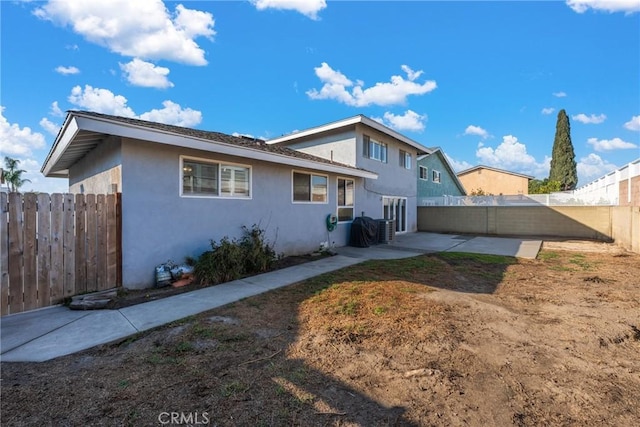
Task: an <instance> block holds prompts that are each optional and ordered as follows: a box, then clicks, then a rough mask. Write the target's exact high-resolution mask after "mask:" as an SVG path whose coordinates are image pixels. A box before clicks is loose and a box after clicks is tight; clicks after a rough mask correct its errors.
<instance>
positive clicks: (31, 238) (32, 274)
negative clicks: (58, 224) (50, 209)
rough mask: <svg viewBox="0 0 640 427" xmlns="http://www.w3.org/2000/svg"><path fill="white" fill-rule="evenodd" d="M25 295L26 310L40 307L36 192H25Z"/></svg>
mask: <svg viewBox="0 0 640 427" xmlns="http://www.w3.org/2000/svg"><path fill="white" fill-rule="evenodd" d="M22 197H23V210H24V212H23V216H24V231H23V239H24V246H23V269H24V270H23V273H22V274H23V276H24V279H23V295H24V310H25V311H26V310H33V309H35V308H38V307H40V305H39V304H38V272H37V269H36V231H37V230H36V217H37V214H38V212H37V204H36V194H35V193H25V194H23V196H22Z"/></svg>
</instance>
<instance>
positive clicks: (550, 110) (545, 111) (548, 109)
mask: <svg viewBox="0 0 640 427" xmlns="http://www.w3.org/2000/svg"><path fill="white" fill-rule="evenodd" d="M554 111H556V109H555V108H553V107H546V108H543V109H542V111H541V113H542V114H544V115H549V114H553V112H554Z"/></svg>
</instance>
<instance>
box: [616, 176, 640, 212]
mask: <svg viewBox="0 0 640 427" xmlns="http://www.w3.org/2000/svg"><path fill="white" fill-rule="evenodd" d="M629 184H631V191H629ZM618 204H619V205H620V206H640V176H635V177H633V178H631V183H629V180H628V179H625V180H622V181H620V185H619V196H618Z"/></svg>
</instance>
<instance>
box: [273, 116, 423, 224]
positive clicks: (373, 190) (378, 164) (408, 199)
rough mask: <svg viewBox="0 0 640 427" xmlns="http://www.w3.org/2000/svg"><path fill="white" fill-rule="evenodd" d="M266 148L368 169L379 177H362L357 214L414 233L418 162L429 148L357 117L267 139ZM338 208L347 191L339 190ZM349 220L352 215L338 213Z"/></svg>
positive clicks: (357, 201) (380, 125) (355, 212)
mask: <svg viewBox="0 0 640 427" xmlns="http://www.w3.org/2000/svg"><path fill="white" fill-rule="evenodd" d="M267 144H269V145H270V146H278V147H289V148H292V149H294V150H296V151H300V152H303V153H307V154H311V155H314V156H319V157H322V158H324V159H327V160H332V161H338V162H340V163H343V164H346V165H349V166H350V167H353V168H362V169H365V170H368V171H372V172H373V173H375V174H376V175H377V179H372V178H369V177H364V178H363V182H362V185H363V188H362V190H363V191H356V192H355V198H354V199H353V200H350V199H346V200H347V201H349V200H350V201H351V203H352V206H353V212H354V215H355V216H358V215H364V216H368V217H371V218H374V219H391V220H394V221H395V230H396V232H397V233H403V232H412V231H417V180H416V174H417V172H416V159H417V158H418V156H421V155H423V154H428V153H431V151H432V150H431V149H429V148H427V147H425V146H423V145H421V144H419V143H418V142H416V141H413V140H412V139H409V138H407V137H406V136H404V135H402V134H400V133H398V132H396V131H394V130H392V129H390V128H388V127H386V126H384V125H382V124H380V123H378V122H377V121H375V120H372V119H370V118H368V117H366V116H363V115H358V116H355V117H350V118H347V119H344V120H339V121H336V122H332V123H329V124H326V125H323V126H318V127H314V128H310V129H306V130H303V131H299V132H295V133H292V134H290V135H285V136H282V137H280V138H275V139H271V140H269V141H267ZM338 191H339V195H338V197H339V203H338V204H339V205H341V201H344V200H345V199H344V197H343V196H342V195H343V194H348V193H345V192H346V191H348V189H346V190H343V189H342V188H341V187H340V188H339V190H338ZM338 216H339V218H340V220H341V221H342V220H344V221H351V219H352V216H351V215H350V214H348V215H344V216H343V215H341V213H340V210H339V211H338Z"/></svg>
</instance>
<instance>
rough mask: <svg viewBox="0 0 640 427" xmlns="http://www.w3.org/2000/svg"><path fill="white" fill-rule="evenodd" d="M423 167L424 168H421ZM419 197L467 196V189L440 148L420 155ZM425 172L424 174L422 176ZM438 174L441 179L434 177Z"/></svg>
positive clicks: (418, 171)
mask: <svg viewBox="0 0 640 427" xmlns="http://www.w3.org/2000/svg"><path fill="white" fill-rule="evenodd" d="M421 168H423V169H422V170H421ZM417 169H418V170H417V176H418V197H439V196H445V195H446V196H465V195H466V194H467V193H466V190H465V188H464V186H463V185H462V183H461V182H460V180H459V179H458V177H457V176H456V174H455V172H454V170H453V168H452V167H451V165H450V164H449V162H448V160H447V158H446V157H445V155H444V153H443V152H442V150H441V149H440V148H436V149H434V151H433V153H431V154H427V155H424V156H420V157H418V168H417ZM421 174H423V176H421ZM434 174H437V175H438V177H439V180H435V179H434Z"/></svg>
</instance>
